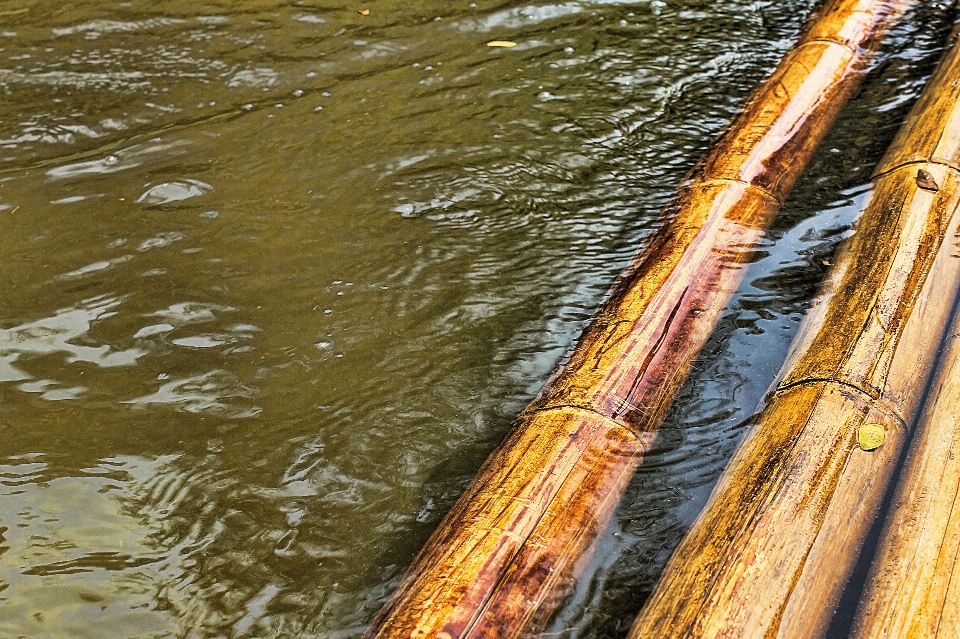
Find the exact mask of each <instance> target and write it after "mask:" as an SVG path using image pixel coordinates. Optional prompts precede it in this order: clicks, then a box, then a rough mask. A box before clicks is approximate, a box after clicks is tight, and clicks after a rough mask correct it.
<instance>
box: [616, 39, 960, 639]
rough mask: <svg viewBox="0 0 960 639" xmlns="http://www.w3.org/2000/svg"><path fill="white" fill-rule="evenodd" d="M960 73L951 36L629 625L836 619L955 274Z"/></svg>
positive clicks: (685, 633) (925, 377) (725, 630)
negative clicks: (867, 441)
mask: <svg viewBox="0 0 960 639" xmlns="http://www.w3.org/2000/svg"><path fill="white" fill-rule="evenodd" d="M956 36H957V34H956V33H955V34H954V41H956ZM958 74H960V47H958V46H956V45H954V47H953V49H952V50H951V51H950V52H949V53H948V54H947V56H946V57H945V58H944V60H943V61H942V62H941V65H940V67H939V68H938V69H937V72H936V73H935V74H934V77H933V78H932V79H931V81H930V83H929V84H928V85H927V87H926V88H925V89H924V92H923V94H922V95H921V97H920V99H919V101H918V103H917V105H916V106H915V107H914V109H913V111H911V113H910V115H909V116H908V118H907V122H906V124H905V125H904V126H903V128H902V129H901V130H900V133H899V134H898V136H897V138H896V139H895V140H894V142H893V144H892V145H891V147H890V150H889V151H888V152H887V154H886V155H885V156H884V159H883V160H882V161H881V163H880V165H879V166H878V168H877V170H876V172H875V181H874V188H873V195H872V198H871V200H870V203H869V204H868V205H867V206H866V208H865V209H864V211H863V213H862V216H861V218H860V221H859V223H858V225H857V231H856V233H855V234H854V235H853V237H852V238H851V239H850V240H849V241H848V242H847V243H846V244H845V245H844V246H843V248H842V249H841V251H840V252H839V253H838V255H837V258H836V260H835V261H834V265H833V267H832V268H831V270H830V271H829V273H828V276H827V280H826V284H825V286H824V289H823V293H822V297H821V298H820V299H819V300H818V305H817V306H816V307H815V308H814V309H813V311H812V312H811V314H810V315H809V316H808V317H807V319H806V320H805V321H804V323H803V325H802V326H801V329H800V335H799V336H798V338H797V341H796V342H795V343H794V346H793V352H792V355H791V357H790V358H789V359H788V361H787V363H786V365H785V366H784V368H783V371H782V373H781V375H780V377H779V380H778V382H777V383H776V384H775V385H774V387H773V390H772V392H771V394H770V397H769V399H768V402H767V405H766V406H765V408H764V410H763V412H762V413H761V414H760V416H759V419H758V421H757V424H756V426H755V427H754V428H753V430H752V431H751V433H750V435H749V437H748V438H747V440H746V441H745V442H744V443H743V445H742V446H741V448H740V449H739V451H738V452H737V454H736V455H735V456H734V458H733V460H732V461H731V463H730V465H729V466H728V468H727V470H726V471H725V472H724V474H723V475H722V476H721V478H720V481H719V483H718V485H717V487H716V489H715V490H714V492H713V494H712V495H711V498H710V502H709V504H708V505H707V508H706V509H705V510H704V512H703V513H702V514H701V515H700V518H699V519H698V520H697V522H696V523H695V524H694V526H693V527H692V528H691V530H690V532H689V533H688V535H687V536H686V537H685V538H684V540H683V541H682V542H681V544H680V546H679V547H678V548H677V549H676V551H675V552H674V554H673V556H672V558H671V559H670V561H669V563H668V564H667V567H666V569H665V570H664V573H663V575H662V576H661V579H660V582H659V583H658V585H657V587H656V589H655V590H654V592H653V594H652V595H651V596H650V599H649V600H648V602H647V604H646V606H645V607H644V609H643V610H642V611H641V613H640V615H639V617H638V618H637V621H636V623H635V624H634V626H633V629H632V630H631V633H630V635H629V636H630V637H633V638H639V637H658V638H659V637H685V638H690V637H730V636H736V637H746V638H750V637H756V638H760V637H763V638H769V637H791V638H802V637H820V636H823V635H824V634H825V632H826V631H827V628H828V625H829V623H830V621H831V618H832V615H833V611H834V610H835V607H836V604H837V601H838V600H839V598H840V595H841V594H842V591H843V588H844V585H845V584H846V581H847V579H848V577H849V576H850V574H851V572H852V570H853V568H854V565H855V563H856V561H857V559H858V557H859V554H860V549H861V547H862V545H863V543H864V540H865V539H866V536H867V533H868V531H869V530H870V527H871V525H872V523H873V521H874V518H875V516H876V512H877V509H878V507H879V505H880V503H881V501H882V499H883V496H884V494H885V493H886V490H887V488H888V486H889V482H890V480H891V477H892V474H893V471H894V469H895V466H896V464H897V462H898V460H899V459H900V457H901V454H902V451H903V448H904V445H905V443H906V441H907V439H908V437H909V432H910V427H911V425H912V423H913V421H914V419H915V417H916V415H917V413H918V411H919V410H920V408H921V401H922V399H923V397H924V393H925V390H926V388H927V385H928V383H929V380H930V378H931V376H932V374H933V369H934V364H935V362H936V359H937V354H938V352H939V346H940V343H941V340H942V339H943V336H944V332H945V330H946V327H947V326H948V325H949V324H950V322H951V314H952V313H953V310H954V304H955V300H956V295H957V290H958V288H960V260H958V259H957V256H956V247H955V246H954V242H953V241H952V240H951V239H950V238H955V237H957V235H958V232H960V216H957V215H956V211H957V209H958V207H960V86H958V85H957V82H956V78H957V77H958ZM878 426H879V427H882V429H883V431H884V432H885V438H884V439H885V441H884V443H883V444H882V445H881V446H880V447H879V448H877V449H875V450H872V449H869V448H864V447H861V445H860V444H859V443H858V434H859V433H860V431H861V429H862V428H864V427H867V428H876V427H878ZM908 511H909V509H908ZM889 576H890V575H889V574H887V575H885V578H889ZM882 588H883V589H884V590H886V587H885V586H882ZM885 594H886V593H885ZM873 612H875V611H871V613H873ZM873 629H874V632H869V633H867V634H864V635H861V636H863V637H867V636H871V637H874V636H880V635H881V634H882V635H883V636H918V637H919V636H924V637H926V636H933V635H930V634H928V633H925V632H920V633H919V634H906V635H898V634H889V635H888V634H887V632H888V631H889V630H890V627H888V625H886V624H885V623H880V624H879V625H875V626H873ZM954 629H955V627H954ZM881 630H882V633H881ZM954 634H955V633H950V634H949V635H948V636H953V635H954Z"/></svg>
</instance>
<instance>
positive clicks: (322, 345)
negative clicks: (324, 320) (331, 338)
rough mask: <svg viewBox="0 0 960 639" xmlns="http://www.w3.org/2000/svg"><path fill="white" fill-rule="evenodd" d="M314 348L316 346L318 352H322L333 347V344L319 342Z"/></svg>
mask: <svg viewBox="0 0 960 639" xmlns="http://www.w3.org/2000/svg"><path fill="white" fill-rule="evenodd" d="M314 346H316V347H317V349H318V350H321V351H322V350H326V349H328V348H330V347H332V346H333V344H331V343H330V342H317V343H316V344H314Z"/></svg>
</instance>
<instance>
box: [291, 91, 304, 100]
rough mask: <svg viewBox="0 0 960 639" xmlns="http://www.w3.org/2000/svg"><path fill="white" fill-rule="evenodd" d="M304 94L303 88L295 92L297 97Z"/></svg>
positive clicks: (294, 95)
mask: <svg viewBox="0 0 960 639" xmlns="http://www.w3.org/2000/svg"><path fill="white" fill-rule="evenodd" d="M302 95H303V89H297V90H296V91H294V92H293V97H295V98H299V97H301V96H302Z"/></svg>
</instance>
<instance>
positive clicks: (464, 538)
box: [365, 0, 914, 639]
mask: <svg viewBox="0 0 960 639" xmlns="http://www.w3.org/2000/svg"><path fill="white" fill-rule="evenodd" d="M913 2H914V0H832V1H831V2H828V3H826V4H824V5H822V6H820V7H819V8H818V9H817V10H816V11H815V12H814V14H813V16H812V17H811V19H810V20H809V21H808V26H807V28H806V29H805V31H804V33H803V35H802V37H801V39H800V42H799V43H798V44H797V45H796V46H795V47H794V48H793V49H792V50H791V52H790V53H788V54H787V56H786V57H785V58H784V59H783V61H782V62H781V63H780V65H779V66H778V67H777V69H776V70H775V71H774V72H773V74H772V75H771V77H770V78H769V79H767V80H766V81H765V82H764V83H763V84H762V85H761V86H760V87H758V89H757V90H756V91H754V93H753V94H752V95H751V97H750V98H749V99H748V102H747V105H746V107H745V110H744V111H743V113H742V114H741V115H740V116H738V117H737V118H736V119H735V120H734V122H733V123H732V124H731V125H730V127H729V128H728V129H727V130H726V132H725V133H724V134H723V136H721V138H720V139H719V140H718V142H717V143H716V145H715V146H714V147H713V149H712V151H711V152H710V153H708V155H707V156H706V157H705V158H704V159H703V160H702V161H701V162H700V163H699V164H698V165H697V167H696V168H695V169H694V170H693V172H692V173H691V175H690V177H689V179H688V180H687V182H686V183H685V186H684V187H683V188H682V189H681V191H680V193H679V194H678V196H677V198H676V199H675V200H674V202H673V204H671V206H670V207H668V209H667V211H666V212H665V213H664V217H663V218H662V221H661V222H662V223H661V225H660V227H659V230H658V231H657V232H656V233H655V234H654V235H653V236H652V237H651V238H650V239H649V241H648V242H647V245H646V248H645V249H644V250H643V251H641V252H640V253H639V254H638V256H637V258H636V259H635V260H634V262H633V263H632V265H631V266H630V267H628V269H627V270H626V271H625V272H624V274H623V275H622V276H621V278H620V279H619V281H618V283H617V284H616V285H615V286H614V288H613V290H612V291H611V293H610V295H609V297H608V298H607V300H606V301H605V303H604V305H603V306H602V307H601V309H600V311H599V312H598V314H597V315H596V316H595V317H594V319H593V321H592V322H591V323H590V325H589V326H588V327H587V329H586V330H585V331H584V334H583V335H582V336H581V338H580V341H579V342H578V344H577V346H576V347H575V349H574V350H573V352H572V355H571V356H570V359H569V361H568V362H567V363H566V364H565V365H564V366H563V367H562V368H561V369H560V370H559V371H557V373H555V374H554V376H553V378H552V379H551V381H550V382H549V383H548V384H547V385H546V387H545V388H544V390H543V391H541V393H540V395H539V396H538V397H537V399H535V400H534V402H533V403H532V404H531V405H530V406H529V407H528V408H527V409H526V410H525V411H524V412H523V413H522V414H521V415H520V417H519V418H518V423H517V424H516V426H515V428H514V430H513V431H512V432H511V433H510V435H509V436H508V437H507V438H506V439H505V440H504V441H503V442H502V443H501V444H500V446H498V448H497V449H496V450H495V451H494V452H493V453H492V454H491V456H490V458H489V459H488V460H487V461H486V463H485V464H484V465H483V467H482V468H481V469H480V471H479V473H478V476H477V478H476V479H475V480H474V482H473V484H472V485H471V486H470V487H469V488H468V489H467V491H466V493H465V494H464V495H463V496H462V497H461V498H460V500H459V501H457V503H456V504H455V505H454V507H453V509H452V510H451V511H450V513H448V514H447V516H446V517H445V518H444V520H443V521H442V522H441V523H440V526H439V528H438V529H437V531H436V532H435V533H434V534H433V536H432V537H431V538H430V540H429V541H428V542H427V545H426V546H425V548H424V549H423V551H422V552H421V553H420V555H419V556H418V557H417V559H416V560H415V561H414V563H413V566H412V567H411V568H410V570H409V572H408V573H407V575H406V576H405V577H404V578H403V580H402V582H401V583H400V585H399V587H398V588H397V591H396V593H395V594H394V596H393V597H392V598H391V599H390V601H388V602H387V604H386V606H384V608H383V609H382V610H381V611H380V613H379V614H378V615H377V617H376V618H375V619H374V621H373V623H372V624H371V626H370V628H369V630H368V632H367V634H366V635H365V636H366V637H368V638H373V637H378V638H386V637H396V638H399V637H438V638H441V639H453V638H454V637H456V638H461V637H517V636H519V635H521V634H524V633H530V632H536V631H537V630H538V629H539V628H540V627H542V625H543V624H545V623H546V621H547V620H548V618H549V616H550V615H551V614H552V612H553V610H554V608H555V606H556V605H557V603H558V602H559V601H560V600H562V598H563V597H564V595H565V594H566V591H567V589H568V587H569V585H570V583H571V581H572V579H573V578H574V576H575V575H576V573H577V566H578V562H580V560H581V559H583V558H584V556H585V553H586V552H587V551H588V550H589V548H590V544H591V542H592V540H593V539H594V537H595V536H596V534H597V533H598V532H599V531H600V530H601V529H602V527H604V526H605V525H606V524H607V523H608V521H609V518H610V516H611V514H612V512H613V509H614V507H615V506H616V504H617V502H618V501H619V499H620V496H621V494H622V492H623V490H624V488H625V485H626V483H627V481H628V480H629V478H630V477H631V475H632V474H633V472H634V470H635V468H636V466H637V465H638V464H640V463H641V462H642V458H643V454H644V453H645V452H646V450H648V448H649V447H650V444H651V442H652V440H653V438H654V437H655V433H656V430H657V429H658V428H659V427H660V424H661V423H662V420H663V416H664V413H665V412H666V410H667V408H668V406H669V404H670V402H671V401H672V400H673V398H674V396H675V395H676V392H677V391H678V389H679V387H680V385H681V384H682V382H683V381H684V379H685V377H686V376H687V374H688V372H689V370H690V367H691V366H692V364H693V361H694V359H695V358H696V356H697V354H698V353H699V351H700V349H701V348H702V347H703V345H704V344H705V342H706V340H707V339H708V337H709V335H710V333H711V331H712V329H713V327H714V325H715V323H716V321H717V319H718V318H719V316H720V313H721V312H722V311H723V308H724V306H725V305H726V303H727V301H728V299H729V297H730V295H731V294H732V293H733V291H734V290H735V289H736V288H737V285H738V284H739V282H740V281H741V279H742V277H743V267H742V266H741V264H742V262H744V261H745V260H746V259H748V258H749V256H750V255H751V253H752V251H753V250H754V247H755V246H756V243H757V242H758V241H759V240H760V239H761V237H762V235H763V232H764V230H765V229H766V228H767V227H768V225H769V224H770V222H771V220H772V219H773V217H774V216H775V215H776V213H777V212H778V211H779V209H780V205H781V202H782V201H783V199H784V197H786V195H787V193H788V192H789V191H790V189H791V187H792V186H793V184H794V182H795V181H796V179H797V177H798V176H799V174H800V172H801V171H802V170H803V168H804V167H805V166H806V164H807V162H808V160H809V159H810V156H811V154H812V153H813V150H814V149H815V147H816V146H817V144H818V143H819V142H820V140H821V139H822V138H823V135H824V133H825V131H826V129H827V128H828V127H829V125H830V124H831V123H832V122H833V120H834V119H835V117H836V114H837V112H838V111H839V109H840V107H841V106H842V105H843V104H844V103H845V102H846V100H847V98H848V97H849V95H850V93H851V92H852V90H853V89H854V87H855V86H856V84H857V82H858V80H859V79H860V78H861V77H862V75H863V73H864V71H865V68H866V66H867V61H868V59H869V52H870V49H871V48H872V47H873V45H874V43H875V42H876V41H877V39H878V37H879V34H882V33H883V32H884V31H885V28H886V26H887V25H888V23H889V21H890V19H891V16H893V15H896V14H898V13H899V12H901V11H902V10H903V9H904V8H905V7H907V6H910V5H911V4H913Z"/></svg>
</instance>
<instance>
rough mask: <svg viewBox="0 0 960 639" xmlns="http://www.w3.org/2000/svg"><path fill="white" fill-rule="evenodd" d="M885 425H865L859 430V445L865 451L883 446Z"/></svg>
mask: <svg viewBox="0 0 960 639" xmlns="http://www.w3.org/2000/svg"><path fill="white" fill-rule="evenodd" d="M883 433H884V430H883V424H864V425H862V426H861V427H860V428H858V429H857V443H859V444H860V448H861V449H862V450H865V451H871V450H876V449H877V448H880V447H881V446H883Z"/></svg>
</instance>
